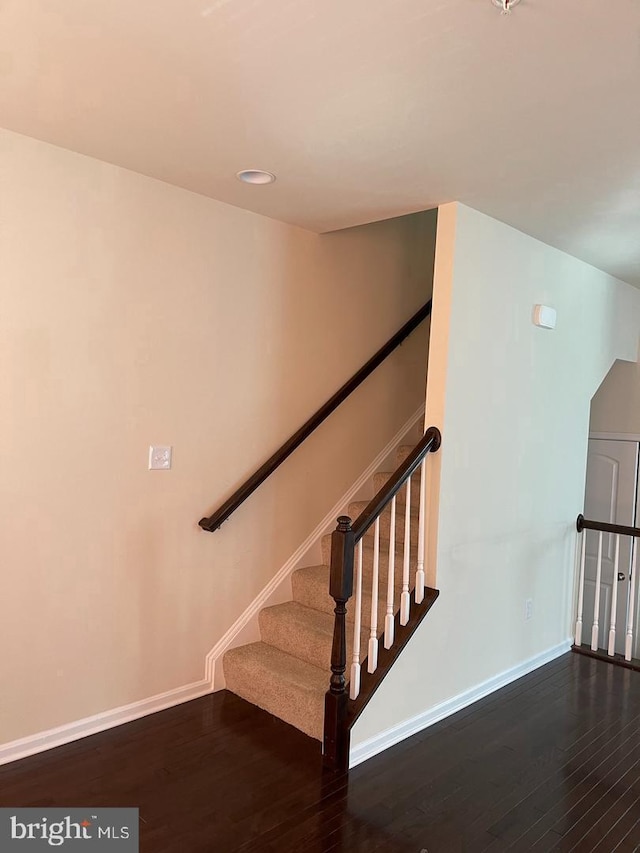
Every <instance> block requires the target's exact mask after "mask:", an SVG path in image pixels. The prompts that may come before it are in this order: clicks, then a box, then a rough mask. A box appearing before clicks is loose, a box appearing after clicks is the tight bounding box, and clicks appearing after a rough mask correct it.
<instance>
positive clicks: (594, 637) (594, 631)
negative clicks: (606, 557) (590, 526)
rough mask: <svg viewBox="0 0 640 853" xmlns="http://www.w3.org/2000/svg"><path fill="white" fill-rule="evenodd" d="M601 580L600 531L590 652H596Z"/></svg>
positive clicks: (600, 535)
mask: <svg viewBox="0 0 640 853" xmlns="http://www.w3.org/2000/svg"><path fill="white" fill-rule="evenodd" d="M601 578H602V530H601V531H600V534H599V536H598V565H597V566H596V590H595V598H594V601H593V626H592V628H591V651H593V652H597V651H598V632H599V630H600V624H599V620H600V579H601Z"/></svg>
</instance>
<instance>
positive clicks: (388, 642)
mask: <svg viewBox="0 0 640 853" xmlns="http://www.w3.org/2000/svg"><path fill="white" fill-rule="evenodd" d="M390 531H391V532H390V534H389V571H388V575H387V615H386V616H385V619H384V647H385V649H390V648H391V646H392V645H393V627H394V613H393V604H394V602H393V596H394V593H395V570H396V498H395V495H394V496H393V498H392V500H391V528H390Z"/></svg>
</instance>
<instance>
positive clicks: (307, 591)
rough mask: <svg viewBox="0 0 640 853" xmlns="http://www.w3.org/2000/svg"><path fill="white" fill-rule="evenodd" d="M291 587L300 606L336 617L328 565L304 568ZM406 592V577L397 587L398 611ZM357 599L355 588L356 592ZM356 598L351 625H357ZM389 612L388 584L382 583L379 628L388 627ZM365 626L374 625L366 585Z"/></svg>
mask: <svg viewBox="0 0 640 853" xmlns="http://www.w3.org/2000/svg"><path fill="white" fill-rule="evenodd" d="M411 580H412V582H411V587H413V580H414V579H413V578H412V579H411ZM291 585H292V587H293V598H294V601H297V602H298V603H299V604H303V605H304V606H305V607H310V608H312V609H314V610H320V611H322V612H323V613H329V614H331V616H332V618H333V609H334V607H335V602H334V600H333V599H332V598H331V596H330V595H329V567H328V566H308V567H306V568H304V569H298V570H297V571H295V572H294V573H293V575H292V576H291ZM401 591H402V578H400V584H399V585H398V584H396V586H395V591H394V611H395V612H397V611H398V610H399V609H400V593H401ZM354 596H355V589H354ZM354 602H355V597H354V598H351V599H349V602H348V603H347V622H350V623H353V621H354V618H355V608H354ZM386 612H387V585H386V583H385V582H384V581H382V580H380V583H379V584H378V628H379V629H382V628H384V617H385V615H386ZM362 626H363V628H368V627H370V626H371V587H370V586H367V585H366V584H364V585H363V590H362Z"/></svg>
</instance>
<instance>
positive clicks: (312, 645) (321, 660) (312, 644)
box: [259, 610, 369, 689]
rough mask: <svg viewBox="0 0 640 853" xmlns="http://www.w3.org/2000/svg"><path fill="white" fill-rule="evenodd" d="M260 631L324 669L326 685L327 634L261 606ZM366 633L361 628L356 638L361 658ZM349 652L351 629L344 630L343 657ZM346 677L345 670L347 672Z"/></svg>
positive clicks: (266, 640) (271, 641)
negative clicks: (344, 652) (345, 637)
mask: <svg viewBox="0 0 640 853" xmlns="http://www.w3.org/2000/svg"><path fill="white" fill-rule="evenodd" d="M259 622H260V635H261V637H262V641H263V642H264V643H269V645H270V646H275V647H276V648H277V649H280V650H281V651H283V652H286V653H287V654H289V655H293V657H297V658H299V659H300V660H303V661H305V662H306V663H310V664H312V665H313V666H317V667H318V668H319V669H325V670H326V671H327V689H328V687H329V677H330V670H331V645H332V641H333V637H332V635H331V634H327V635H326V636H325V635H321V634H319V633H318V632H316V631H307V630H305V628H304V625H300V624H299V623H298V624H296V625H295V626H292V625H291V624H289V623H288V622H287V620H285V619H281V618H278V616H272V615H271V614H269V613H268V611H267V610H263V611H262V612H261V613H260V616H259ZM368 640H369V635H368V633H365V632H363V633H362V636H361V642H360V655H361V659H362V658H364V657H366V654H367V643H368ZM352 656H353V631H347V660H348V661H351V658H352ZM347 677H348V673H347Z"/></svg>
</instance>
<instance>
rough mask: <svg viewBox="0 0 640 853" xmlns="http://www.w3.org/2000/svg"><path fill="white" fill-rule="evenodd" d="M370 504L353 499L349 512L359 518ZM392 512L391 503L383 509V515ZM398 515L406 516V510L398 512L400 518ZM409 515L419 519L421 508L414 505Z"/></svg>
mask: <svg viewBox="0 0 640 853" xmlns="http://www.w3.org/2000/svg"><path fill="white" fill-rule="evenodd" d="M368 506H369V501H352V503H350V504H349V510H348V512H349V514H351V513H353V517H354V518H357V517H358V516H359V515H360V513H361V512H364V510H365V509H366V508H367V507H368ZM390 513H391V504H389V505H388V506H387V507H385V508H384V509H383V510H382V513H381V515H384V514H386V515H389V514H390ZM398 515H400V517H401V518H404V510H403V511H402V513H398V512H396V519H397V518H398ZM409 515H410V516H411V517H412V518H414V519H416V520H417V519H418V516H419V515H420V508H419V507H415V506H412V507H411V511H410V513H409Z"/></svg>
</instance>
